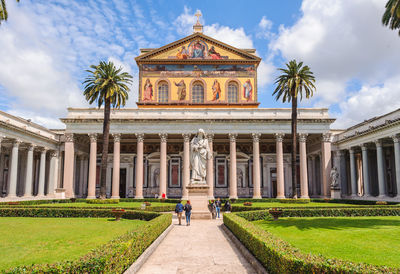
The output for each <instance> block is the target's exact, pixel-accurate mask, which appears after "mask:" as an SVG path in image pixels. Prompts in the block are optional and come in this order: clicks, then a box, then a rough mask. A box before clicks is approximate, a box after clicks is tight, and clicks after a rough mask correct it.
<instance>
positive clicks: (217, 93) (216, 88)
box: [212, 79, 221, 101]
mask: <svg viewBox="0 0 400 274" xmlns="http://www.w3.org/2000/svg"><path fill="white" fill-rule="evenodd" d="M212 91H213V99H212V100H213V101H218V100H219V99H220V98H221V86H220V84H219V82H218V80H217V79H215V80H214V84H213V86H212Z"/></svg>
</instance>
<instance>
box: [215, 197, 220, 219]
mask: <svg viewBox="0 0 400 274" xmlns="http://www.w3.org/2000/svg"><path fill="white" fill-rule="evenodd" d="M221 206H222V203H221V199H220V198H218V199H217V200H216V201H215V209H216V210H217V218H220V216H219V214H220V212H221Z"/></svg>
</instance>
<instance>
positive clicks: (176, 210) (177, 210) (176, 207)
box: [175, 204, 179, 213]
mask: <svg viewBox="0 0 400 274" xmlns="http://www.w3.org/2000/svg"><path fill="white" fill-rule="evenodd" d="M178 207H179V204H176V206H175V213H178V212H179V208H178Z"/></svg>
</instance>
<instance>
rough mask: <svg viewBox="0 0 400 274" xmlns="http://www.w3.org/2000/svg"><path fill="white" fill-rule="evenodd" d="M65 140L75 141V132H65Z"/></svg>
mask: <svg viewBox="0 0 400 274" xmlns="http://www.w3.org/2000/svg"><path fill="white" fill-rule="evenodd" d="M64 136H65V142H74V134H73V133H65V134H64Z"/></svg>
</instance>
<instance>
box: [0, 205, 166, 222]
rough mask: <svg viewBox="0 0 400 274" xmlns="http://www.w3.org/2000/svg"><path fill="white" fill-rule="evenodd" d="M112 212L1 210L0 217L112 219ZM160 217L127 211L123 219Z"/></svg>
mask: <svg viewBox="0 0 400 274" xmlns="http://www.w3.org/2000/svg"><path fill="white" fill-rule="evenodd" d="M114 209H115V208H114ZM111 210H112V209H111V208H110V209H104V208H102V209H93V208H39V207H35V208H0V217H52V218H74V217H89V218H90V217H93V218H112V217H114V215H113V214H112V212H111ZM158 216H160V214H159V213H155V212H146V211H139V210H125V213H124V215H123V218H125V219H139V220H146V221H149V220H152V219H154V218H156V217H158Z"/></svg>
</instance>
